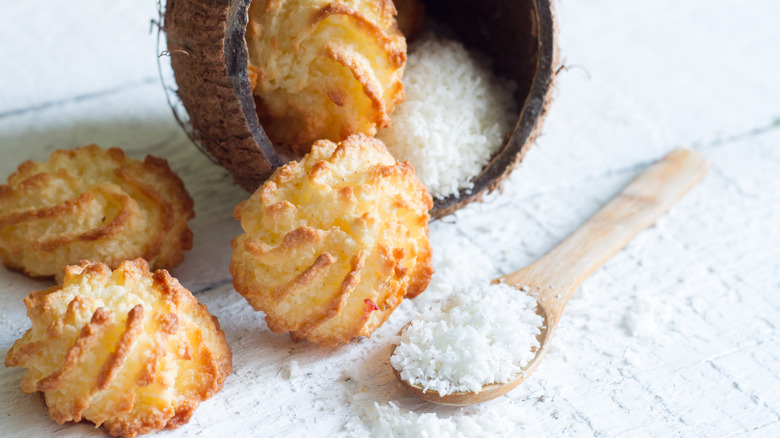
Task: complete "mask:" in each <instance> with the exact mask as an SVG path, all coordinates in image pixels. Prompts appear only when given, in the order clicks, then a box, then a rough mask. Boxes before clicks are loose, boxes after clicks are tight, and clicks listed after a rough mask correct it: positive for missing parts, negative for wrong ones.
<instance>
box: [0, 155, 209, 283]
mask: <svg viewBox="0 0 780 438" xmlns="http://www.w3.org/2000/svg"><path fill="white" fill-rule="evenodd" d="M193 216H194V212H193V203H192V199H191V198H190V196H189V195H188V194H187V191H186V190H185V188H184V184H183V183H182V181H181V179H179V177H178V176H176V174H174V173H173V172H172V171H171V170H170V168H169V167H168V163H167V162H166V161H165V160H163V159H161V158H156V157H153V156H151V155H149V156H147V157H146V159H145V160H144V161H143V162H141V161H138V160H134V159H131V158H128V157H127V156H125V154H124V152H122V150H120V149H118V148H111V149H101V148H100V147H98V146H96V145H89V146H84V147H81V148H78V149H74V150H58V151H54V152H53V153H52V154H51V156H49V159H48V161H46V162H45V163H37V162H33V161H27V162H25V163H22V165H20V166H19V169H18V170H17V172H16V173H14V174H13V175H11V176H9V177H8V184H7V185H6V184H3V185H0V258H2V261H3V265H5V266H6V267H7V268H9V269H13V270H16V271H21V272H23V273H25V274H27V275H30V276H32V277H52V276H55V275H62V273H63V272H64V268H65V266H68V265H72V264H75V263H77V262H78V261H79V260H82V259H89V260H97V261H101V262H103V263H106V264H107V265H109V266H110V267H111V268H116V267H117V266H119V263H121V262H122V261H124V260H129V259H133V258H136V257H142V258H144V259H146V260H148V261H149V263H150V265H151V266H152V267H153V268H155V269H157V268H166V269H170V268H172V267H174V266H176V265H178V264H179V263H181V261H182V260H184V252H185V251H187V250H189V249H190V248H192V231H190V229H189V228H188V227H187V221H188V220H189V219H190V218H192V217H193Z"/></svg>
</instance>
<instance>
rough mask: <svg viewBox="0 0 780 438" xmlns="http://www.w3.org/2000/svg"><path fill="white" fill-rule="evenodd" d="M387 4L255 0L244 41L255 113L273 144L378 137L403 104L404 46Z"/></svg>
mask: <svg viewBox="0 0 780 438" xmlns="http://www.w3.org/2000/svg"><path fill="white" fill-rule="evenodd" d="M394 15H396V10H395V7H394V6H393V2H392V1H391V0H337V1H331V0H287V1H276V0H254V1H252V4H251V6H250V8H249V25H248V26H247V32H246V42H247V47H248V50H249V61H248V62H249V65H248V70H249V77H250V83H251V86H252V89H253V94H254V95H255V96H256V99H255V100H256V103H257V111H258V116H259V117H260V122H261V123H262V125H263V128H264V130H265V132H266V134H267V135H268V136H269V138H270V139H271V141H272V142H274V143H275V144H279V145H283V146H288V147H292V148H293V149H295V150H296V151H298V152H299V153H301V154H303V153H306V152H307V151H308V150H309V147H310V145H311V143H312V142H314V141H315V140H318V139H328V140H332V141H340V140H343V139H345V138H346V137H347V136H349V135H350V134H354V133H359V132H360V133H365V134H368V135H372V136H373V135H374V134H376V131H377V128H382V127H386V126H389V124H390V117H389V114H390V112H391V111H392V110H393V108H394V107H395V105H397V104H398V103H400V102H402V101H403V98H404V94H403V85H402V84H401V77H402V75H403V68H404V64H405V62H406V40H405V39H404V36H403V35H402V34H401V32H400V31H399V30H398V25H397V23H396V21H395V18H394Z"/></svg>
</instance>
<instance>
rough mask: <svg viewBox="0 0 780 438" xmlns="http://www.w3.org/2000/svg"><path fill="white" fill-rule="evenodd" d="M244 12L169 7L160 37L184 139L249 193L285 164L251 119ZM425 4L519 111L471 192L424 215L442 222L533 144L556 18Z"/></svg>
mask: <svg viewBox="0 0 780 438" xmlns="http://www.w3.org/2000/svg"><path fill="white" fill-rule="evenodd" d="M250 3H251V0H216V1H211V2H201V1H197V0H168V1H167V5H166V10H165V22H164V29H165V32H166V36H167V42H168V53H169V54H170V59H171V66H172V67H173V71H174V74H175V77H176V82H177V85H178V91H177V94H178V97H179V99H180V100H181V102H182V104H183V105H184V107H185V109H186V111H187V113H188V115H189V120H188V121H187V122H184V123H183V127H184V129H185V131H187V132H188V134H189V135H190V138H192V139H193V140H194V141H195V142H196V144H198V145H199V146H200V147H201V149H202V150H205V151H206V152H207V153H208V154H209V155H210V156H211V157H213V159H214V160H215V161H217V162H218V163H219V164H220V165H222V166H224V167H225V168H227V169H228V170H229V171H230V172H231V173H232V174H233V176H234V177H235V179H236V181H237V182H238V183H239V184H240V185H241V186H242V187H244V188H245V189H246V190H249V191H254V190H255V189H257V187H258V186H259V185H260V184H262V183H263V182H264V181H265V180H266V179H267V178H268V177H269V176H270V175H271V173H272V172H273V170H274V169H275V168H277V167H279V166H281V165H283V164H284V163H285V162H287V161H288V160H289V159H290V158H291V157H290V155H289V151H282V150H279V149H277V148H276V147H275V146H274V145H273V144H272V142H271V141H270V140H269V139H268V137H267V136H266V134H265V131H264V130H263V128H262V126H261V124H260V121H259V119H258V116H257V109H256V107H255V101H254V98H253V96H252V91H251V89H250V83H249V76H248V72H247V46H246V42H245V39H244V37H245V33H246V26H247V11H248V8H249V5H250ZM423 3H424V4H425V6H426V9H427V10H428V14H429V15H430V16H431V17H432V18H434V19H436V20H438V21H440V22H442V23H444V24H446V25H448V26H449V27H451V28H452V29H453V30H454V32H455V34H456V35H457V37H458V38H459V39H460V40H461V41H462V42H463V43H465V44H466V45H467V46H469V47H471V48H475V49H477V50H480V51H481V52H483V53H485V54H487V55H488V56H490V57H491V58H492V60H493V65H494V68H495V70H496V72H497V73H499V74H500V75H502V76H505V77H508V78H510V79H512V80H514V81H515V82H516V83H517V86H518V88H517V91H516V93H515V96H514V97H515V99H516V100H517V104H518V108H520V116H519V118H518V121H517V123H516V124H515V126H514V129H513V130H512V132H511V133H510V134H509V135H508V136H507V139H506V141H505V142H504V144H503V145H502V147H501V148H500V150H499V151H498V152H497V153H496V154H495V155H494V156H493V157H492V159H491V161H490V162H489V163H488V165H487V166H485V168H484V169H483V170H482V172H481V173H480V174H479V175H478V176H477V177H476V178H475V179H474V180H473V185H474V186H473V188H472V189H471V190H461V191H460V192H458V193H457V194H455V195H452V196H449V197H447V198H444V199H440V200H436V202H435V204H434V207H433V210H432V211H431V214H432V216H433V217H442V216H445V215H448V214H450V213H452V212H454V211H455V210H457V209H458V208H460V207H462V206H464V205H466V204H468V203H469V202H472V201H475V200H479V199H481V198H482V196H483V195H484V194H485V193H486V192H488V191H492V190H494V189H496V188H498V187H499V185H500V183H501V181H502V180H503V179H504V178H506V177H507V176H508V175H509V173H510V172H511V171H512V169H514V168H515V167H516V166H517V164H518V163H519V162H520V161H521V160H522V158H523V156H524V155H525V153H526V151H527V150H528V147H529V146H530V145H531V144H532V143H533V142H534V140H535V139H536V137H537V136H538V135H539V133H540V131H541V125H542V121H543V119H544V115H545V113H546V111H547V108H548V106H549V104H550V102H551V100H552V91H553V85H554V80H555V71H556V69H557V53H558V51H557V45H556V27H555V26H556V25H555V13H554V9H553V4H552V0H495V1H483V0H424V1H423ZM174 113H176V111H175V110H174ZM177 119H183V117H181V115H179V114H177ZM293 158H294V157H293Z"/></svg>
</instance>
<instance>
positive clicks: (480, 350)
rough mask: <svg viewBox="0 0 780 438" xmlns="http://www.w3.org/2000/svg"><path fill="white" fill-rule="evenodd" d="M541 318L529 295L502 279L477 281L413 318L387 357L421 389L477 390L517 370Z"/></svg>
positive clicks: (533, 341) (534, 342) (533, 343)
mask: <svg viewBox="0 0 780 438" xmlns="http://www.w3.org/2000/svg"><path fill="white" fill-rule="evenodd" d="M542 324H543V320H542V317H541V316H539V315H537V314H536V300H535V299H534V298H533V297H531V296H529V295H528V294H526V293H524V292H521V291H519V290H517V289H516V288H514V287H511V286H508V285H506V284H489V283H480V284H476V285H474V286H471V287H468V288H464V289H462V290H459V291H455V293H453V294H452V295H451V296H450V297H449V298H448V299H447V300H446V301H445V302H444V303H443V304H441V305H440V306H439V307H434V308H432V309H429V310H428V311H426V312H424V313H423V314H422V315H421V316H419V317H418V318H415V319H414V320H412V323H411V324H410V325H409V327H408V328H407V329H406V330H405V331H404V332H403V333H402V334H401V339H400V342H399V344H398V347H397V348H396V349H395V351H394V353H393V355H392V357H391V358H390V363H391V364H392V365H393V368H395V369H396V370H398V371H399V373H400V374H401V378H402V379H404V380H406V381H407V382H409V383H412V384H415V385H419V386H422V387H423V388H424V390H425V391H427V390H432V391H436V392H438V393H439V394H440V395H447V394H450V393H453V392H464V391H479V390H480V389H481V388H482V386H484V385H487V384H490V383H504V382H508V381H509V380H511V379H513V378H514V377H515V376H517V375H518V374H520V373H522V369H523V367H525V366H526V365H527V364H528V361H530V360H531V359H533V358H534V356H535V355H536V353H534V352H533V351H531V350H532V349H533V350H536V348H538V347H539V342H538V340H537V339H536V336H537V335H538V334H539V333H540V327H541V326H542ZM535 347H536V348H535Z"/></svg>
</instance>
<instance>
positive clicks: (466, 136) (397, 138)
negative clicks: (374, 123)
mask: <svg viewBox="0 0 780 438" xmlns="http://www.w3.org/2000/svg"><path fill="white" fill-rule="evenodd" d="M515 88H516V86H515V84H514V83H513V82H511V81H508V80H505V79H501V78H498V77H495V76H494V75H493V73H492V72H491V71H490V69H489V68H488V66H487V65H486V63H484V62H478V61H477V60H476V59H475V58H474V56H472V55H471V54H469V52H468V51H467V50H466V49H465V48H464V47H463V46H462V45H461V44H460V43H458V42H456V41H453V40H446V39H441V38H439V37H437V36H435V35H434V34H433V33H428V34H426V35H424V36H422V37H421V38H420V41H419V42H417V43H416V44H415V45H414V46H413V47H412V48H410V53H409V58H408V61H407V63H406V72H405V73H404V94H405V96H406V98H405V101H404V103H402V104H401V105H399V106H398V107H396V109H395V111H394V112H393V114H392V126H390V127H389V128H387V129H383V130H381V131H380V132H379V133H378V135H377V137H378V138H379V139H381V140H382V141H383V142H384V143H385V144H386V145H387V148H388V150H389V151H390V153H392V154H393V156H395V158H396V159H398V160H399V161H409V162H411V163H412V165H414V168H415V171H416V173H417V176H418V177H419V178H420V181H422V183H423V184H424V185H425V186H426V187H427V188H428V191H429V192H430V193H431V195H432V196H434V197H436V198H445V197H447V196H449V195H451V194H454V193H456V192H457V191H458V190H459V189H468V188H471V187H472V184H471V179H472V178H474V177H475V176H477V175H478V174H479V172H480V171H481V170H482V168H483V167H484V166H485V165H486V164H487V163H488V161H489V160H490V157H491V156H492V155H493V153H495V152H496V151H497V150H498V148H499V147H500V146H501V144H502V142H503V139H504V136H505V135H506V134H507V133H509V131H510V130H511V129H512V125H513V123H514V122H515V121H516V120H517V108H516V104H515V102H514V99H513V98H512V96H513V94H514V91H515Z"/></svg>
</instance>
